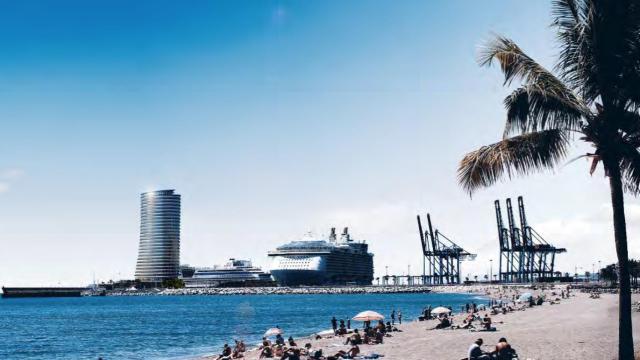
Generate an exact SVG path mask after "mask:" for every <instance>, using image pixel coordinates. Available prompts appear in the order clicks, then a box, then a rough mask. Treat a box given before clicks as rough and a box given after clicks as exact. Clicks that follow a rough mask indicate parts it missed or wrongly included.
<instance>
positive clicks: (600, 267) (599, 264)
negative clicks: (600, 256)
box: [598, 260, 602, 282]
mask: <svg viewBox="0 0 640 360" xmlns="http://www.w3.org/2000/svg"><path fill="white" fill-rule="evenodd" d="M601 272H602V265H601V261H600V260H598V282H600V273H601Z"/></svg>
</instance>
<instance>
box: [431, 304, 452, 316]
mask: <svg viewBox="0 0 640 360" xmlns="http://www.w3.org/2000/svg"><path fill="white" fill-rule="evenodd" d="M450 312H451V310H449V309H448V308H446V307H444V306H438V307H437V308H435V309H433V310H431V313H432V314H434V315H440V314H448V313H450Z"/></svg>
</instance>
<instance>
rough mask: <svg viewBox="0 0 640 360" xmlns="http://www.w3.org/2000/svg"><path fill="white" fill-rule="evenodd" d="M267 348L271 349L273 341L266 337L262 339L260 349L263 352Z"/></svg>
mask: <svg viewBox="0 0 640 360" xmlns="http://www.w3.org/2000/svg"><path fill="white" fill-rule="evenodd" d="M266 347H271V341H269V339H267V338H266V336H265V337H262V345H261V346H260V349H261V350H262V349H263V348H266Z"/></svg>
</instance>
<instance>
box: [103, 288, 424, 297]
mask: <svg viewBox="0 0 640 360" xmlns="http://www.w3.org/2000/svg"><path fill="white" fill-rule="evenodd" d="M430 291H431V287H430V286H336V287H326V286H318V287H281V286H278V287H243V288H183V289H164V290H157V289H155V290H126V291H110V292H107V294H106V295H108V296H148V295H158V296H175V295H310V294H415V293H428V292H430Z"/></svg>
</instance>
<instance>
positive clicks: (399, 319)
mask: <svg viewBox="0 0 640 360" xmlns="http://www.w3.org/2000/svg"><path fill="white" fill-rule="evenodd" d="M398 324H402V311H400V310H398Z"/></svg>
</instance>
